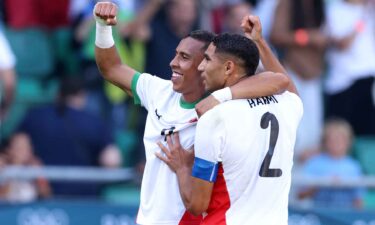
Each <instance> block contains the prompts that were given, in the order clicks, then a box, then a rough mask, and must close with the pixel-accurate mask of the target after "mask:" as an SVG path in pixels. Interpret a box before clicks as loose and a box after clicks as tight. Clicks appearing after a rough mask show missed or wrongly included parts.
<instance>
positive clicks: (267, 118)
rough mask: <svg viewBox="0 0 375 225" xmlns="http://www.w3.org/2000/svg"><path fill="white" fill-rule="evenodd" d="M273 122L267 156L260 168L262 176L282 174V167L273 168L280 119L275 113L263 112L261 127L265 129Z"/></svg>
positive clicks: (278, 175)
mask: <svg viewBox="0 0 375 225" xmlns="http://www.w3.org/2000/svg"><path fill="white" fill-rule="evenodd" d="M270 122H271V129H270V130H271V134H270V144H269V148H268V151H267V154H266V157H264V159H263V163H262V166H261V167H260V170H259V176H261V177H280V176H281V175H282V173H283V172H282V170H281V169H271V168H270V164H271V159H272V156H273V152H274V150H275V146H276V142H277V138H278V136H279V121H277V118H276V116H275V115H274V114H272V113H269V112H266V113H265V114H263V116H262V119H261V120H260V127H261V128H263V129H267V128H268V125H269V124H270Z"/></svg>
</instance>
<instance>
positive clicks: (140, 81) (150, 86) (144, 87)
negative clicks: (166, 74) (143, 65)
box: [131, 72, 171, 110]
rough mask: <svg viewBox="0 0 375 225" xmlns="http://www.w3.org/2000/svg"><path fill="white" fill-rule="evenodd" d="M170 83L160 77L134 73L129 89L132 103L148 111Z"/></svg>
mask: <svg viewBox="0 0 375 225" xmlns="http://www.w3.org/2000/svg"><path fill="white" fill-rule="evenodd" d="M169 88H171V87H170V82H169V81H167V80H163V79H161V78H160V77H157V76H152V75H150V74H147V73H142V74H141V73H138V72H137V73H136V74H135V75H134V77H133V80H132V84H131V89H132V93H133V98H134V103H135V104H140V105H142V106H144V107H145V108H146V109H147V110H148V109H149V106H150V103H151V102H152V101H153V99H155V98H157V97H158V96H159V95H160V93H163V90H165V89H169Z"/></svg>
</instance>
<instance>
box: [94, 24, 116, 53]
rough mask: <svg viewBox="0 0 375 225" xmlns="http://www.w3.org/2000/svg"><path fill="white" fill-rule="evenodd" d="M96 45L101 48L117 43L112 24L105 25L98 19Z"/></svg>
mask: <svg viewBox="0 0 375 225" xmlns="http://www.w3.org/2000/svg"><path fill="white" fill-rule="evenodd" d="M95 45H96V46H98V47H99V48H110V47H112V46H113V45H115V41H114V40H113V37H112V27H111V26H107V25H103V24H102V23H101V22H99V21H96V36H95Z"/></svg>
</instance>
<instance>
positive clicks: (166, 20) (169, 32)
mask: <svg viewBox="0 0 375 225" xmlns="http://www.w3.org/2000/svg"><path fill="white" fill-rule="evenodd" d="M151 2H155V3H153V4H155V5H156V6H155V7H161V6H163V8H162V11H161V12H160V13H159V14H158V15H156V17H155V18H154V19H153V20H152V21H151V24H150V37H149V40H148V41H147V44H146V68H145V71H147V72H149V73H150V74H155V75H157V76H159V77H161V78H163V79H167V80H168V79H169V78H170V74H171V71H170V67H169V62H170V59H172V58H173V57H174V55H175V53H176V51H175V47H176V46H177V45H178V44H179V42H180V40H181V39H182V38H184V37H186V36H187V35H188V34H189V33H190V32H191V31H192V30H193V29H194V28H195V25H196V22H197V19H198V11H197V0H169V1H166V3H165V4H164V5H162V4H161V3H160V2H161V1H160V0H152V1H151Z"/></svg>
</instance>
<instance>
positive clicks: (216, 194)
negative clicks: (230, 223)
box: [202, 163, 230, 225]
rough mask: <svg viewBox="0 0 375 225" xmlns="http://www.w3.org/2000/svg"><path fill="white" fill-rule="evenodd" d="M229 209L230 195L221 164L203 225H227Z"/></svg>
mask: <svg viewBox="0 0 375 225" xmlns="http://www.w3.org/2000/svg"><path fill="white" fill-rule="evenodd" d="M229 207H230V199H229V193H228V189H227V184H226V182H225V179H224V169H223V165H222V164H221V163H220V164H219V169H218V172H217V178H216V181H215V184H214V187H213V189H212V195H211V201H210V204H209V205H208V209H207V216H206V217H204V218H203V222H202V225H226V224H227V221H226V218H225V213H226V212H227V210H228V209H229Z"/></svg>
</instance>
